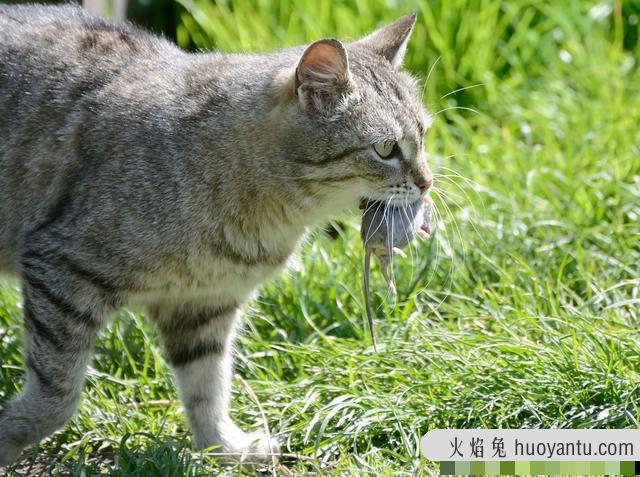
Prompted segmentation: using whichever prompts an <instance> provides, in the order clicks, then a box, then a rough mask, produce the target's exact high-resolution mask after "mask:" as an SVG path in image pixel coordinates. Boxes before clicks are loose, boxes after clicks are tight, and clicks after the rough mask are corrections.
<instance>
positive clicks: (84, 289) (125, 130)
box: [0, 6, 432, 465]
mask: <svg viewBox="0 0 640 477" xmlns="http://www.w3.org/2000/svg"><path fill="white" fill-rule="evenodd" d="M415 18H416V17H415V15H409V16H406V17H403V18H400V19H399V20H397V21H396V22H394V23H392V24H390V25H388V26H386V27H384V28H382V29H381V30H378V31H376V32H374V33H372V34H371V35H369V36H367V37H366V38H364V39H362V40H359V41H356V42H354V43H351V44H348V45H345V44H343V43H341V42H339V41H337V40H335V39H325V40H320V41H317V42H315V43H313V44H311V45H309V46H306V47H299V48H292V49H288V50H284V51H280V52H277V53H273V54H264V55H258V54H222V53H211V54H187V53H185V52H183V51H181V50H179V49H178V48H176V47H175V46H173V45H172V44H170V43H168V42H167V41H165V40H163V39H160V38H157V37H155V36H153V35H151V34H149V33H146V32H144V31H141V30H139V29H137V28H135V27H132V26H130V25H116V24H113V23H110V22H108V21H106V20H104V19H101V18H98V17H95V16H92V15H90V14H88V13H86V12H84V11H83V10H81V9H79V8H77V7H74V6H63V7H41V6H15V7H9V6H0V272H5V273H6V272H8V273H13V274H15V275H17V276H19V277H20V278H21V280H22V289H23V295H24V305H23V310H24V322H25V337H24V363H25V365H26V380H25V383H24V390H23V391H22V393H21V394H20V395H19V396H17V397H15V398H14V399H13V400H11V401H9V402H8V403H6V404H5V406H4V410H3V411H2V413H1V415H0V465H6V464H8V463H10V462H12V461H14V460H15V459H16V457H17V456H18V455H19V454H20V452H21V450H22V449H23V448H25V447H26V446H28V445H30V444H32V443H33V442H34V441H35V440H36V439H39V438H43V437H45V436H47V435H48V434H50V433H51V432H53V431H55V430H56V429H58V428H60V427H61V426H62V425H63V424H64V423H65V422H66V421H67V420H68V419H69V418H70V417H71V416H72V415H73V413H74V411H75V409H76V407H77V405H78V402H79V400H80V395H81V389H82V384H83V379H84V373H85V368H86V367H87V365H88V364H89V362H90V359H91V351H92V346H93V344H94V341H95V338H96V334H97V333H98V331H99V330H100V328H101V326H102V325H103V324H104V322H105V320H106V319H107V318H108V316H109V315H110V314H111V313H112V312H113V311H114V310H115V309H117V308H119V307H122V306H125V305H128V304H135V305H143V306H146V307H148V310H149V315H150V317H151V319H152V320H153V321H154V322H155V323H156V324H157V327H158V329H159V332H160V335H161V337H162V341H163V344H164V347H165V349H166V356H167V358H168V361H169V362H170V363H171V365H172V367H173V370H174V372H175V377H176V380H177V383H178V386H179V390H180V396H181V399H182V401H183V404H184V407H185V409H186V412H187V416H188V420H189V424H190V427H191V430H192V431H193V434H194V438H195V444H196V445H197V446H198V447H208V446H212V445H219V446H220V447H221V451H224V452H231V453H238V454H242V453H244V454H252V455H251V459H252V460H256V459H266V458H267V457H268V455H269V454H270V453H272V452H274V451H277V450H278V444H277V443H276V442H275V441H273V440H270V439H268V438H267V437H266V436H265V435H263V434H261V433H245V432H243V431H242V430H240V429H239V428H238V427H237V426H236V425H235V424H234V423H232V422H231V419H230V418H229V414H228V406H229V388H230V382H231V373H232V359H231V350H232V345H233V337H234V328H235V327H236V324H237V322H238V318H239V316H240V314H241V309H242V307H243V305H244V304H246V303H247V302H248V301H249V300H250V299H251V298H252V296H253V294H254V293H255V290H256V289H257V287H258V286H259V285H260V284H262V283H264V282H265V280H267V279H269V278H270V277H273V276H274V275H275V274H276V273H277V272H278V271H279V270H281V269H282V268H283V266H284V265H285V264H286V262H287V259H288V258H289V257H290V256H291V254H292V253H293V252H294V251H295V249H296V246H297V244H298V243H299V242H300V241H301V238H303V237H304V236H305V234H306V232H307V231H308V230H309V228H310V227H311V226H313V225H314V224H317V223H319V222H322V221H325V220H327V218H329V217H331V216H332V215H335V214H336V213H337V212H339V211H341V210H343V209H347V208H352V209H357V206H358V203H359V201H360V199H361V198H370V199H377V200H386V201H391V202H392V203H399V204H405V203H406V202H407V201H415V200H417V199H418V198H420V197H421V196H422V195H424V194H425V193H426V191H427V190H428V189H429V187H430V185H431V180H432V179H431V173H430V171H429V169H428V167H427V164H426V162H425V154H424V152H423V149H422V141H423V135H424V133H425V130H426V128H427V127H428V125H429V117H428V115H427V114H426V113H425V111H424V109H423V106H422V102H421V101H420V98H419V96H418V95H417V93H416V85H415V82H414V80H413V79H412V78H411V77H410V76H409V75H408V74H406V73H403V72H400V71H398V68H399V66H400V63H401V61H402V57H403V55H404V52H405V49H406V45H407V41H408V38H409V35H410V32H411V30H412V28H413V25H414V22H415Z"/></svg>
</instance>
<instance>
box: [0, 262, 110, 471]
mask: <svg viewBox="0 0 640 477" xmlns="http://www.w3.org/2000/svg"><path fill="white" fill-rule="evenodd" d="M54 277H56V278H54ZM72 284H74V285H75V286H76V289H77V287H78V286H81V285H79V284H80V282H79V281H78V280H75V281H74V279H73V278H72V277H71V275H65V274H64V273H63V272H61V271H60V270H53V269H51V268H49V266H48V265H47V264H46V263H45V262H44V261H38V260H37V259H35V258H34V259H32V260H31V261H29V263H28V264H27V265H25V267H24V273H23V297H24V302H23V314H24V323H25V334H24V363H25V367H26V380H25V382H24V387H23V390H22V392H21V393H20V394H19V395H18V396H17V397H15V398H14V399H13V400H11V401H9V402H8V403H7V404H6V406H5V407H4V409H3V410H2V412H1V413H0V466H3V465H8V464H10V463H12V462H13V461H14V460H15V459H16V458H17V457H18V455H19V454H20V452H21V451H22V449H24V448H25V447H27V446H29V445H31V444H33V443H34V442H36V441H39V440H41V439H43V438H45V437H47V436H48V435H49V434H51V433H52V432H54V431H55V430H57V429H59V428H60V427H62V426H63V425H64V423H65V422H66V421H67V420H68V419H69V418H70V417H71V416H72V415H73V413H74V412H75V410H76V407H77V405H78V403H79V401H80V396H81V391H82V384H83V381H84V375H85V369H86V366H87V364H88V362H89V360H90V357H91V352H92V348H93V342H94V338H95V336H96V334H97V332H98V329H99V327H100V319H99V316H98V313H96V311H95V308H93V307H90V306H88V305H87V302H86V301H85V304H84V305H79V304H78V303H77V301H76V300H74V299H73V297H72V295H71V293H70V292H69V291H68V290H71V289H73V286H72ZM67 285H68V286H67Z"/></svg>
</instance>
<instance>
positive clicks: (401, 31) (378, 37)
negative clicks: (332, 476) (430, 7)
mask: <svg viewBox="0 0 640 477" xmlns="http://www.w3.org/2000/svg"><path fill="white" fill-rule="evenodd" d="M417 16H418V15H417V14H416V13H415V12H413V13H410V14H409V15H405V16H404V17H400V18H398V19H397V20H396V21H394V22H393V23H389V24H388V25H386V26H383V27H382V28H380V29H379V30H376V31H374V32H373V33H371V34H369V35H367V36H365V37H364V38H362V39H361V40H358V41H357V42H356V43H355V44H356V45H361V46H364V47H366V48H369V49H370V50H373V51H375V52H376V53H378V54H379V55H381V56H383V57H385V58H386V59H387V60H388V61H389V63H391V65H392V66H393V67H394V68H399V67H400V65H401V64H402V60H403V59H404V54H405V53H406V51H407V43H409V38H410V37H411V32H412V31H413V27H414V26H415V24H416V18H417Z"/></svg>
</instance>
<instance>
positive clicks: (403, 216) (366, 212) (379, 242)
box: [360, 196, 433, 352]
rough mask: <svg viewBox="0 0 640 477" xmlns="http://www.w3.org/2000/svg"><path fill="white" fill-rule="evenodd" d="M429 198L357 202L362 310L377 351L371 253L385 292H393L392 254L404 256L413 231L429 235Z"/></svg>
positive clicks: (425, 235) (424, 237)
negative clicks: (398, 202) (361, 253)
mask: <svg viewBox="0 0 640 477" xmlns="http://www.w3.org/2000/svg"><path fill="white" fill-rule="evenodd" d="M432 205H433V204H432V201H431V199H430V198H429V196H424V197H422V198H421V199H419V200H417V201H415V202H412V203H409V204H407V205H405V206H399V205H392V204H387V202H386V201H379V200H368V199H363V200H362V201H361V203H360V208H361V209H362V210H363V212H362V225H361V226H360V238H361V239H362V245H363V247H364V274H363V278H362V287H363V290H364V301H365V310H366V314H367V321H368V323H369V332H370V333H371V343H372V345H373V349H374V351H376V352H377V344H376V339H375V333H374V330H373V311H372V310H371V299H370V293H369V271H370V269H371V255H375V256H376V257H378V260H379V261H380V269H381V271H382V275H383V277H384V279H385V282H386V283H387V287H388V288H389V292H390V293H392V294H394V295H395V294H396V286H395V284H394V283H393V280H392V279H391V275H390V264H391V258H392V254H396V255H399V256H401V257H403V258H406V254H405V253H404V252H403V251H402V249H403V248H404V247H406V246H407V245H408V244H409V243H410V242H411V240H413V238H414V237H415V236H416V235H417V236H418V237H420V238H421V239H423V240H426V239H427V238H429V236H430V235H431V231H432V230H431V209H432Z"/></svg>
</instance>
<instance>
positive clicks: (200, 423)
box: [150, 303, 279, 463]
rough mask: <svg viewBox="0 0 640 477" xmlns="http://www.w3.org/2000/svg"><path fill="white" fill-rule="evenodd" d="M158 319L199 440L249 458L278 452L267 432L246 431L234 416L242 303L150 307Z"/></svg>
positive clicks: (253, 459) (260, 458)
mask: <svg viewBox="0 0 640 477" xmlns="http://www.w3.org/2000/svg"><path fill="white" fill-rule="evenodd" d="M150 313H151V316H152V319H153V320H154V321H156V322H157V324H158V328H159V330H160V335H161V337H162V341H163V344H164V346H165V349H166V352H167V357H168V359H169V362H170V363H171V365H172V367H173V370H174V373H175V377H176V380H177V383H178V387H179V392H180V398H181V399H182V402H183V404H184V407H185V410H186V412H187V418H188V421H189V426H190V428H191V431H192V432H193V436H194V442H195V445H196V446H197V447H199V448H201V449H203V448H207V447H211V446H217V448H216V449H214V451H213V452H220V453H227V454H229V456H230V457H231V458H234V459H236V460H241V461H243V462H245V463H254V462H255V463H261V462H266V461H269V460H270V459H271V456H272V455H274V454H276V453H278V452H279V446H278V443H277V442H276V441H275V440H273V439H270V438H268V436H266V435H265V434H264V433H262V432H254V433H246V432H244V431H242V430H241V429H240V428H238V427H237V426H236V425H235V424H234V423H233V422H232V421H231V418H230V417H229V412H228V409H229V398H230V387H231V376H232V354H231V352H232V345H233V338H234V328H235V325H236V322H237V320H238V318H239V314H240V310H239V306H238V305H237V304H235V303H230V304H225V305H202V304H182V305H179V306H175V305H172V306H162V305H159V306H156V307H153V308H152V309H151V310H150Z"/></svg>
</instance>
